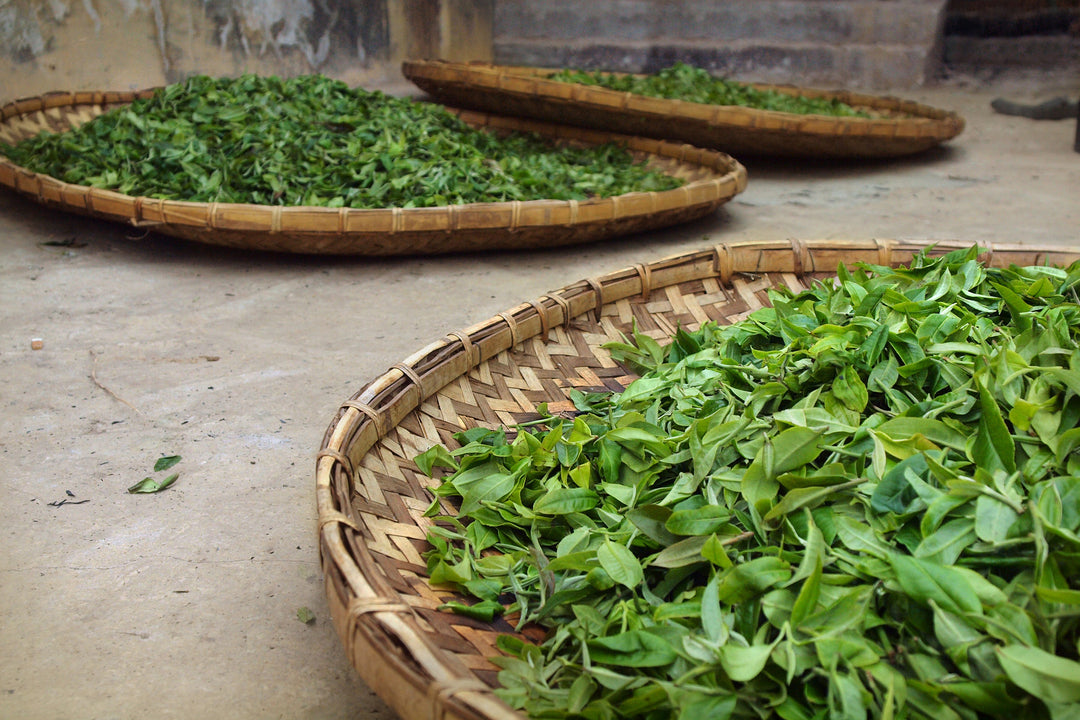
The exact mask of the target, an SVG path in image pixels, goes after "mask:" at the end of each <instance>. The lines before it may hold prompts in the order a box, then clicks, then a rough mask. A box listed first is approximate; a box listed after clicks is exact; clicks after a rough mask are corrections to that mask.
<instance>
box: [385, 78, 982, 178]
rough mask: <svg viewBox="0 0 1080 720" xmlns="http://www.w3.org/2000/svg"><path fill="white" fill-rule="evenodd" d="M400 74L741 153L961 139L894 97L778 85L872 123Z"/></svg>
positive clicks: (507, 104) (908, 150)
mask: <svg viewBox="0 0 1080 720" xmlns="http://www.w3.org/2000/svg"><path fill="white" fill-rule="evenodd" d="M402 72H404V74H405V76H406V77H407V78H409V79H410V80H411V81H412V82H413V83H415V84H416V85H417V86H418V87H419V88H421V89H422V90H424V91H425V92H427V93H429V94H430V95H432V96H433V97H435V98H436V99H438V100H439V101H441V102H445V103H447V104H451V105H458V106H460V107H468V108H473V109H476V110H486V111H488V112H498V113H502V114H505V115H518V116H521V117H532V118H537V119H542V120H557V121H558V122H562V123H567V124H571V125H580V126H581V127H589V128H597V129H603V130H608V131H611V132H619V133H627V134H631V135H642V136H645V137H658V138H663V139H666V140H678V141H681V142H687V143H690V144H692V145H696V146H698V147H707V148H713V149H717V150H722V151H724V152H728V153H731V154H733V155H735V156H736V157H740V158H742V157H744V156H747V157H749V156H778V157H799V158H847V159H870V158H885V157H896V156H900V155H909V154H912V153H918V152H922V151H925V150H928V149H930V148H932V147H934V146H936V145H938V144H940V143H942V142H944V141H946V140H949V139H951V138H954V137H956V136H957V135H959V134H960V133H961V132H962V131H963V129H964V120H963V118H962V117H960V116H959V115H957V114H956V113H953V112H947V111H945V110H938V109H937V108H933V107H929V106H926V105H920V104H919V103H915V102H911V101H908V100H900V99H897V98H893V97H881V96H874V95H862V94H858V93H854V92H848V91H827V90H815V89H808V88H796V87H789V86H776V85H756V87H758V88H761V89H771V90H777V91H779V92H783V93H788V94H790V95H803V96H806V97H815V98H836V99H838V100H840V101H842V102H845V103H847V104H849V105H853V106H855V107H858V108H860V109H864V110H869V111H870V112H871V113H872V114H873V115H874V116H875V117H872V118H842V117H828V116H825V115H797V114H794V113H785V112H776V111H772V110H755V109H753V108H746V107H737V106H723V105H706V104H702V103H694V102H686V101H683V100H667V99H664V98H655V97H646V96H644V95H634V94H631V93H623V92H618V91H615V90H608V89H606V88H601V87H595V86H589V85H582V84H578V83H566V82H559V81H556V80H548V79H546V78H547V76H548V75H550V74H551V73H553V72H555V70H552V69H549V68H530V67H510V66H500V65H491V64H487V63H455V62H447V61H443V60H417V61H406V62H405V63H404V64H403V65H402Z"/></svg>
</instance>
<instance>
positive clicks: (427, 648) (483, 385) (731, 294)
mask: <svg viewBox="0 0 1080 720" xmlns="http://www.w3.org/2000/svg"><path fill="white" fill-rule="evenodd" d="M969 245H970V244H969V243H959V242H942V243H940V244H938V245H937V246H936V247H935V249H934V250H933V251H932V254H940V253H943V252H946V251H949V250H953V249H956V248H960V247H968V246H969ZM925 247H926V246H925V244H920V243H907V242H893V241H877V240H875V241H869V242H842V241H816V242H815V241H811V242H802V241H797V240H796V241H791V242H782V241H781V242H745V243H732V244H724V245H717V246H716V247H714V248H712V249H710V250H705V251H701V252H695V253H690V254H686V255H679V256H676V257H671V258H667V259H663V260H658V261H656V262H652V263H649V264H641V265H635V266H634V267H630V268H626V269H624V270H620V271H617V272H613V273H610V274H607V275H604V276H602V277H597V278H589V279H586V280H582V281H580V282H577V283H574V284H572V285H568V286H566V287H564V288H562V289H560V290H557V291H555V292H552V293H549V294H547V295H545V296H543V297H541V298H538V299H535V300H532V301H530V302H526V303H522V304H520V305H517V306H515V307H512V308H510V309H508V310H507V311H505V312H501V313H499V314H497V315H496V316H494V317H492V318H489V319H488V320H485V321H484V322H481V323H479V324H477V325H473V326H472V327H469V328H467V329H465V330H462V331H459V332H453V333H450V334H448V335H447V336H446V337H444V338H443V339H441V340H439V341H437V342H435V343H432V344H431V345H428V346H427V347H425V348H423V349H421V350H419V351H418V352H416V353H415V354H413V355H411V356H409V357H408V358H406V359H405V360H403V361H402V362H400V363H398V364H396V365H394V366H393V367H392V368H390V369H389V370H388V371H387V372H386V373H384V374H383V375H381V376H379V377H378V378H376V379H375V380H374V381H373V382H371V383H370V384H369V385H367V386H366V387H365V388H363V389H362V390H361V391H360V392H358V393H356V394H355V395H353V396H352V397H351V398H350V399H349V400H347V401H346V402H344V403H343V404H342V406H341V408H340V409H339V410H338V412H337V414H336V416H335V417H334V419H333V422H332V423H331V424H330V426H329V428H328V429H327V431H326V435H325V436H324V438H323V442H322V447H321V451H320V452H319V455H318V459H317V461H316V493H317V499H318V510H319V547H320V553H321V558H322V567H323V571H324V574H325V581H326V594H327V599H328V602H329V605H330V610H331V615H332V618H333V621H334V624H335V626H336V627H337V631H338V633H339V635H340V637H341V640H342V642H343V643H344V646H345V650H346V653H347V654H348V656H349V659H350V660H351V662H352V664H353V666H354V667H355V668H356V669H357V671H358V672H359V673H360V675H361V676H362V677H363V678H364V680H365V681H366V682H367V683H368V685H369V686H370V687H371V688H372V689H373V690H375V691H376V692H377V693H378V694H379V695H380V696H381V697H382V698H383V699H384V700H385V701H386V702H387V703H388V704H389V705H390V706H391V707H393V708H394V710H396V711H397V713H398V714H399V715H400V716H401V718H402V719H403V720H429V719H430V718H447V719H455V720H456V719H459V718H460V719H463V720H465V719H467V720H479V719H491V720H522V717H521V716H520V715H519V714H518V713H516V712H514V711H513V710H511V709H510V708H509V707H507V706H506V705H504V704H503V703H502V702H501V701H500V700H499V699H498V698H497V697H496V696H495V695H494V694H493V693H492V692H491V687H492V685H494V684H495V683H496V679H495V668H494V666H493V665H491V664H490V663H489V662H488V661H487V658H488V657H491V656H493V655H495V654H497V652H498V651H497V650H496V649H495V645H494V643H495V639H496V637H497V635H498V634H499V633H500V632H511V627H510V625H509V624H507V622H506V621H505V620H503V619H500V620H497V621H496V622H495V623H494V624H491V625H489V624H485V623H481V622H477V621H474V620H470V619H468V618H464V617H462V616H459V615H453V614H450V613H445V612H439V611H438V610H437V609H436V608H437V607H438V606H439V605H440V604H441V603H442V602H444V601H445V600H447V599H453V595H451V594H450V593H447V592H438V591H436V590H434V589H433V588H432V587H431V586H430V585H429V584H428V582H427V579H426V566H425V563H424V561H423V559H422V557H421V553H422V552H423V551H424V549H425V548H426V547H427V545H426V543H425V541H424V537H425V531H426V528H427V527H428V525H429V523H430V520H428V519H427V518H424V517H423V513H424V511H425V509H426V508H427V507H428V505H429V504H430V502H431V499H432V497H433V496H432V495H431V494H430V493H429V490H428V488H429V486H430V485H431V484H432V481H431V480H430V479H429V478H427V477H426V476H424V475H422V474H421V473H419V471H418V470H417V468H416V466H415V464H414V463H413V461H412V458H414V457H415V456H416V455H417V454H419V453H420V452H422V451H424V450H426V449H427V448H429V447H431V446H432V445H434V444H436V443H445V444H448V445H450V446H451V447H454V446H455V444H454V443H453V441H452V439H451V435H452V434H453V433H455V432H457V431H460V430H462V429H466V428H469V427H475V426H477V425H483V426H486V427H498V426H500V425H503V426H508V425H513V424H515V423H518V422H523V421H527V420H530V419H534V418H536V417H538V414H537V412H536V408H537V405H538V404H539V403H542V402H546V403H548V409H549V411H550V412H553V413H571V412H573V405H572V404H571V403H570V402H569V400H567V391H568V390H569V389H570V388H575V387H576V388H579V389H581V390H582V391H588V390H598V389H604V388H606V389H610V390H621V389H622V388H623V387H625V385H627V384H628V383H629V382H630V381H631V380H632V379H633V377H632V376H631V375H629V374H628V371H627V370H625V369H624V368H622V367H621V366H619V365H618V364H616V363H615V362H613V361H612V360H611V357H610V355H609V354H608V353H607V351H605V350H603V349H602V347H601V346H602V345H603V344H604V343H605V342H608V341H609V340H616V339H619V337H620V333H622V332H625V333H629V332H630V330H631V327H632V324H633V323H635V322H636V323H637V327H638V329H639V330H641V331H643V332H646V333H648V334H650V335H652V336H653V337H655V338H657V339H661V338H665V337H669V336H670V335H671V333H673V332H674V330H675V329H676V327H678V326H679V325H681V326H683V327H688V328H691V329H693V328H696V327H698V326H699V325H700V324H701V323H702V322H704V321H705V320H710V319H711V320H716V321H718V322H721V323H729V322H733V321H735V320H738V319H740V318H742V317H743V316H745V315H746V314H747V313H749V312H751V311H753V310H755V309H757V308H759V307H762V306H763V305H764V303H765V294H766V292H767V291H768V289H769V288H770V287H774V286H776V285H780V284H783V285H786V286H787V287H789V288H792V289H793V290H798V289H801V288H803V287H806V286H807V284H808V283H809V282H810V281H811V280H812V279H813V278H821V277H828V276H832V275H835V272H836V268H837V266H838V265H839V264H840V263H844V264H846V265H850V264H853V263H856V262H866V263H871V264H878V265H898V264H905V263H908V262H910V261H911V258H912V257H913V256H914V255H915V253H916V252H918V251H919V250H921V249H923V248H925ZM1078 258H1080V248H1073V247H1069V248H1049V247H1044V248H1033V247H1026V246H1020V245H993V246H987V247H986V248H985V251H984V253H983V255H982V256H981V259H982V261H983V262H985V263H987V264H990V265H993V266H997V267H1007V266H1009V265H1011V264H1016V265H1042V264H1052V265H1065V264H1068V263H1070V262H1073V261H1074V260H1077V259H1078ZM445 511H448V512H453V510H452V508H450V507H449V506H447V507H446V508H445ZM459 599H460V598H459Z"/></svg>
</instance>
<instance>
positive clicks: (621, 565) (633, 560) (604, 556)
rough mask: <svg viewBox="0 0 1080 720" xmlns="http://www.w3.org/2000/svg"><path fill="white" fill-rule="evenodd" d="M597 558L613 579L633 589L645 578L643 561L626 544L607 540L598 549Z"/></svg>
mask: <svg viewBox="0 0 1080 720" xmlns="http://www.w3.org/2000/svg"><path fill="white" fill-rule="evenodd" d="M596 559H597V560H599V561H600V567H602V568H604V571H605V572H607V574H608V576H609V577H610V578H611V579H612V580H614V581H615V582H617V583H619V584H620V585H625V586H626V587H628V588H630V589H631V590H633V589H635V588H636V587H637V586H638V585H640V584H641V582H642V581H643V580H644V579H645V576H644V573H643V572H642V569H641V562H640V561H639V560H638V559H637V557H635V556H634V553H633V552H631V551H630V549H629V548H627V547H626V546H625V545H618V544H616V543H613V542H611V541H610V540H605V541H604V544H603V545H601V546H600V547H599V548H597V549H596Z"/></svg>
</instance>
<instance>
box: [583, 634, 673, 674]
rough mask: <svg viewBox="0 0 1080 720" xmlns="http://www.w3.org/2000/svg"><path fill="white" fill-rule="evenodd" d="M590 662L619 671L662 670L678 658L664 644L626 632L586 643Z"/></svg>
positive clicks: (655, 636) (668, 645)
mask: <svg viewBox="0 0 1080 720" xmlns="http://www.w3.org/2000/svg"><path fill="white" fill-rule="evenodd" d="M588 644H589V655H590V656H591V657H592V660H593V662H596V663H602V664H604V665H615V666H621V667H662V666H664V665H669V664H671V663H672V662H674V661H675V659H676V658H677V657H678V655H677V654H676V653H675V649H674V648H672V647H671V644H670V643H668V641H667V640H664V639H663V638H662V637H660V636H658V635H654V634H653V633H650V632H646V631H644V630H628V631H627V632H624V633H619V634H617V635H609V636H607V637H598V638H594V639H592V640H590V641H589V643H588Z"/></svg>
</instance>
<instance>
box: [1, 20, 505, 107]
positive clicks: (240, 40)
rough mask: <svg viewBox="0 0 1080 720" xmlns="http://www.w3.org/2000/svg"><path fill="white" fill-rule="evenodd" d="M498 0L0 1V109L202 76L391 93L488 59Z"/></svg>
mask: <svg viewBox="0 0 1080 720" xmlns="http://www.w3.org/2000/svg"><path fill="white" fill-rule="evenodd" d="M492 6H493V0H0V102H4V101H8V100H12V99H15V98H18V97H26V96H29V95H38V94H41V93H44V92H48V91H51V90H84V89H134V88H140V87H149V86H154V85H161V84H164V83H169V82H176V81H178V80H181V79H183V78H185V77H188V76H190V75H193V74H199V73H204V74H209V75H237V74H240V73H244V72H252V73H259V74H274V75H282V76H293V75H299V74H305V73H315V72H318V73H322V74H324V75H329V76H331V77H336V78H339V79H342V80H344V81H346V82H348V83H350V84H354V85H356V84H375V83H383V82H393V81H395V80H397V79H399V78H400V69H399V68H400V63H401V61H402V60H403V59H404V58H405V57H407V56H425V57H433V56H442V57H450V58H454V59H463V60H471V59H475V60H485V59H490V58H491V46H492V43H491V16H492Z"/></svg>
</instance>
